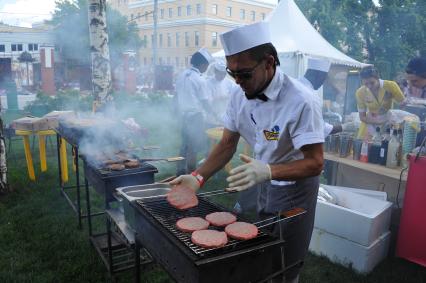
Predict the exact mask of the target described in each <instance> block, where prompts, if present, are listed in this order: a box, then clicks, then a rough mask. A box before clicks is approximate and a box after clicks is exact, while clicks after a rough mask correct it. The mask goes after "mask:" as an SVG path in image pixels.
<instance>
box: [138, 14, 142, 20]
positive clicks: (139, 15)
mask: <svg viewBox="0 0 426 283" xmlns="http://www.w3.org/2000/svg"><path fill="white" fill-rule="evenodd" d="M140 20H141V13H138V21H140Z"/></svg>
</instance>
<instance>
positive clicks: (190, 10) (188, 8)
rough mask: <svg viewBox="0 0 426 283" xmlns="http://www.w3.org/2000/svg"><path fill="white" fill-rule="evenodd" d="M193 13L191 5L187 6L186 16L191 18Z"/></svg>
mask: <svg viewBox="0 0 426 283" xmlns="http://www.w3.org/2000/svg"><path fill="white" fill-rule="evenodd" d="M191 13H192V9H191V5H186V15H187V16H191Z"/></svg>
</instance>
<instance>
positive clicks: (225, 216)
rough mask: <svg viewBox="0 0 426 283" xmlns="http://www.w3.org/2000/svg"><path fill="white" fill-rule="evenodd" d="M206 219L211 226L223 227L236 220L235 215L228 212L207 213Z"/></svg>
mask: <svg viewBox="0 0 426 283" xmlns="http://www.w3.org/2000/svg"><path fill="white" fill-rule="evenodd" d="M206 220H207V221H208V222H210V224H211V225H213V226H217V227H224V226H226V225H228V224H231V223H234V222H235V221H237V217H235V215H234V214H232V213H229V212H213V213H210V214H207V216H206Z"/></svg>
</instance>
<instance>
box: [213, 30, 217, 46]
mask: <svg viewBox="0 0 426 283" xmlns="http://www.w3.org/2000/svg"><path fill="white" fill-rule="evenodd" d="M212 46H217V32H212Z"/></svg>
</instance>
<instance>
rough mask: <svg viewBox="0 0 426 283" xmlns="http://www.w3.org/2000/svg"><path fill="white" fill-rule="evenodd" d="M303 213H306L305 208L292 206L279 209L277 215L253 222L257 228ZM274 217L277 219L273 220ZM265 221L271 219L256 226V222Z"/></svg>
mask: <svg viewBox="0 0 426 283" xmlns="http://www.w3.org/2000/svg"><path fill="white" fill-rule="evenodd" d="M305 213H306V210H305V209H303V208H301V207H296V208H293V209H291V210H287V211H281V212H279V213H278V215H277V216H274V217H270V218H267V219H264V220H262V221H258V222H255V223H253V224H254V225H256V226H257V228H263V227H267V226H269V225H272V224H275V223H278V222H281V221H284V220H289V219H291V218H294V217H298V216H300V215H303V214H305ZM277 218H278V219H277ZM274 219H277V220H274ZM266 221H271V222H269V223H267V224H263V225H260V226H258V224H260V223H262V222H266Z"/></svg>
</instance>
